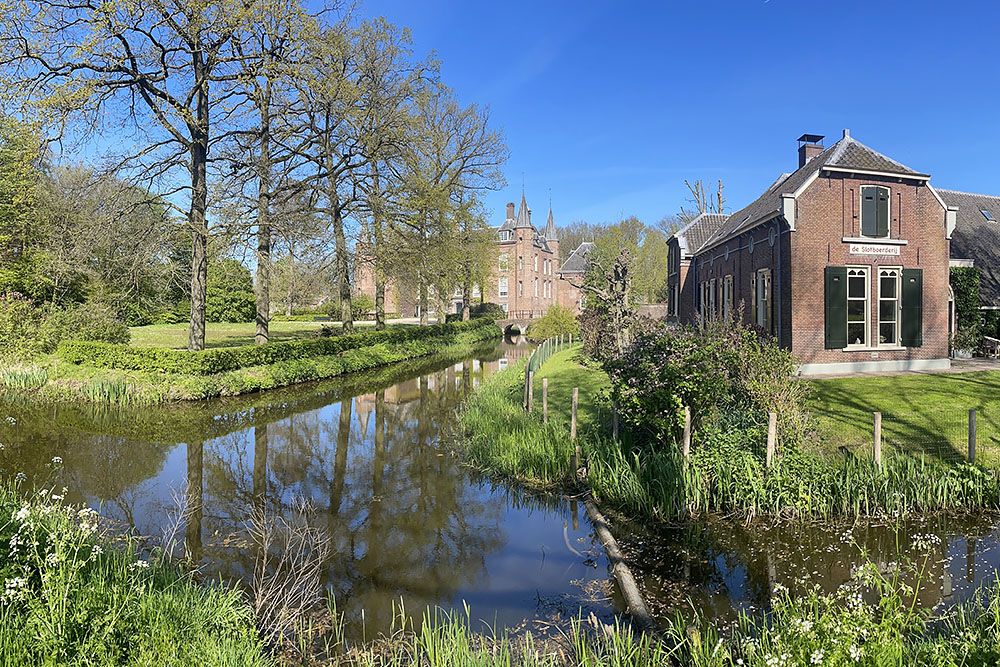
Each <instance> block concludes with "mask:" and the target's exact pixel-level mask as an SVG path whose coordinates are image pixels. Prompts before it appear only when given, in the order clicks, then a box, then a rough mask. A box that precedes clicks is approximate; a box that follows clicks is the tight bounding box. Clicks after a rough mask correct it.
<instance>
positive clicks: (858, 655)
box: [847, 644, 861, 662]
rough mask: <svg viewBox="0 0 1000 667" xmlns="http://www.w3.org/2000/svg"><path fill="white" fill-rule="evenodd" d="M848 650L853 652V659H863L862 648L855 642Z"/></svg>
mask: <svg viewBox="0 0 1000 667" xmlns="http://www.w3.org/2000/svg"><path fill="white" fill-rule="evenodd" d="M847 652H848V653H850V654H851V660H853V661H854V662H858V661H859V660H861V649H859V648H858V647H857V646H855V645H854V644H851V646H850V648H848V649H847Z"/></svg>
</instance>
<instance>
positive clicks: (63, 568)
mask: <svg viewBox="0 0 1000 667" xmlns="http://www.w3.org/2000/svg"><path fill="white" fill-rule="evenodd" d="M61 500H62V497H61V495H56V492H55V491H54V490H42V491H40V492H39V493H30V494H20V493H18V492H17V491H15V490H14V489H12V488H10V487H3V488H0V517H3V518H0V550H2V551H3V553H4V559H3V562H2V564H0V579H3V581H4V592H3V593H2V595H3V599H2V601H0V657H2V660H3V662H2V664H4V665H41V664H45V665H137V666H138V665H164V666H166V665H178V666H179V665H193V664H198V665H213V666H214V665H218V666H222V665H233V666H234V667H235V666H236V665H249V666H264V665H270V664H272V661H271V660H270V659H269V658H268V657H267V656H266V655H265V652H264V647H263V645H262V643H261V641H260V639H259V638H258V636H257V630H256V627H255V625H254V617H253V612H252V610H251V608H250V606H249V605H248V604H247V603H246V601H245V600H244V598H243V596H242V593H241V592H240V591H238V590H236V589H229V588H221V587H215V586H201V585H198V584H196V583H195V582H194V581H193V580H192V579H191V578H190V577H189V576H188V575H185V574H183V573H181V572H180V571H179V570H178V569H176V568H175V567H173V566H171V565H169V564H167V563H166V562H165V561H163V560H160V559H157V558H151V559H147V560H143V559H140V558H139V557H138V556H137V553H136V549H137V544H136V543H135V542H133V541H130V540H125V541H120V540H117V541H115V542H112V541H110V540H109V539H108V538H107V536H105V535H102V534H101V533H100V531H99V529H98V523H97V518H96V515H95V513H93V512H92V511H90V510H87V509H86V508H83V509H81V508H77V507H68V506H65V505H63V504H62V502H61Z"/></svg>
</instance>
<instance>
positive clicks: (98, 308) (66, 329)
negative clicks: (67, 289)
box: [38, 303, 131, 352]
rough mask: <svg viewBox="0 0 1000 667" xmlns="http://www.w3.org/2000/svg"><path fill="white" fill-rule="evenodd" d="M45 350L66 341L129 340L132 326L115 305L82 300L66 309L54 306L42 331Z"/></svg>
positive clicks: (40, 333) (122, 341)
mask: <svg viewBox="0 0 1000 667" xmlns="http://www.w3.org/2000/svg"><path fill="white" fill-rule="evenodd" d="M38 336H39V339H40V340H41V341H42V349H43V351H45V352H51V351H53V350H55V349H56V347H57V346H58V345H59V343H60V342H62V341H64V340H80V341H100V342H104V343H128V342H129V340H130V337H131V335H130V333H129V330H128V327H127V326H125V324H124V323H123V322H121V321H120V320H119V319H118V315H117V313H116V312H115V311H114V309H112V308H111V307H109V306H107V305H104V304H97V303H82V304H77V305H74V306H69V307H66V308H56V307H50V308H49V310H48V311H47V312H46V313H45V316H44V318H43V320H42V324H41V328H40V330H39V333H38Z"/></svg>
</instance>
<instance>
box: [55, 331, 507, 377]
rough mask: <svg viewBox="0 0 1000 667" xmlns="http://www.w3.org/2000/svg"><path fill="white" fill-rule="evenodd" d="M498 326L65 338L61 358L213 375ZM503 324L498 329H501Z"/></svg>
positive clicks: (94, 364) (135, 367) (104, 364)
mask: <svg viewBox="0 0 1000 667" xmlns="http://www.w3.org/2000/svg"><path fill="white" fill-rule="evenodd" d="M491 327H492V328H495V325H494V324H493V323H492V322H489V321H487V320H477V321H473V322H460V323H456V324H441V325H433V326H427V327H410V326H403V327H390V328H388V329H384V330H382V331H374V330H369V331H360V332H357V333H352V334H344V335H340V336H333V337H329V338H324V337H319V338H315V339H310V340H297V341H286V342H279V343H268V344H267V345H242V346H238V347H223V348H215V349H210V350H202V351H199V352H191V351H188V350H171V349H165V348H136V347H129V346H128V345H112V344H106V343H89V342H67V343H64V344H62V345H60V346H59V350H58V354H59V356H60V358H62V359H64V360H65V361H68V362H70V363H74V364H86V365H89V366H97V367H100V368H116V369H121V370H133V371H147V372H158V373H185V374H190V375H213V374H216V373H223V372H226V371H232V370H236V369H239V368H247V367H250V366H263V365H266V364H274V363H277V362H290V361H297V360H303V359H309V358H312V357H320V356H328V355H336V354H340V353H342V352H345V351H347V350H353V349H357V348H362V347H370V346H372V345H379V344H386V345H400V344H404V343H407V342H410V341H418V340H424V339H427V338H433V337H439V336H442V337H443V336H449V335H457V334H459V333H462V332H464V331H476V330H479V329H483V330H488V329H489V328H491ZM499 333H500V332H499V329H497V330H496V334H497V335H499Z"/></svg>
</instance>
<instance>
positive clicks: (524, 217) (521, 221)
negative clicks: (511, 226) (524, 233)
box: [515, 191, 531, 227]
mask: <svg viewBox="0 0 1000 667" xmlns="http://www.w3.org/2000/svg"><path fill="white" fill-rule="evenodd" d="M515 227H531V218H530V217H529V215H528V200H527V199H525V197H524V191H521V205H520V206H519V207H518V208H517V224H516V225H515Z"/></svg>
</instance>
